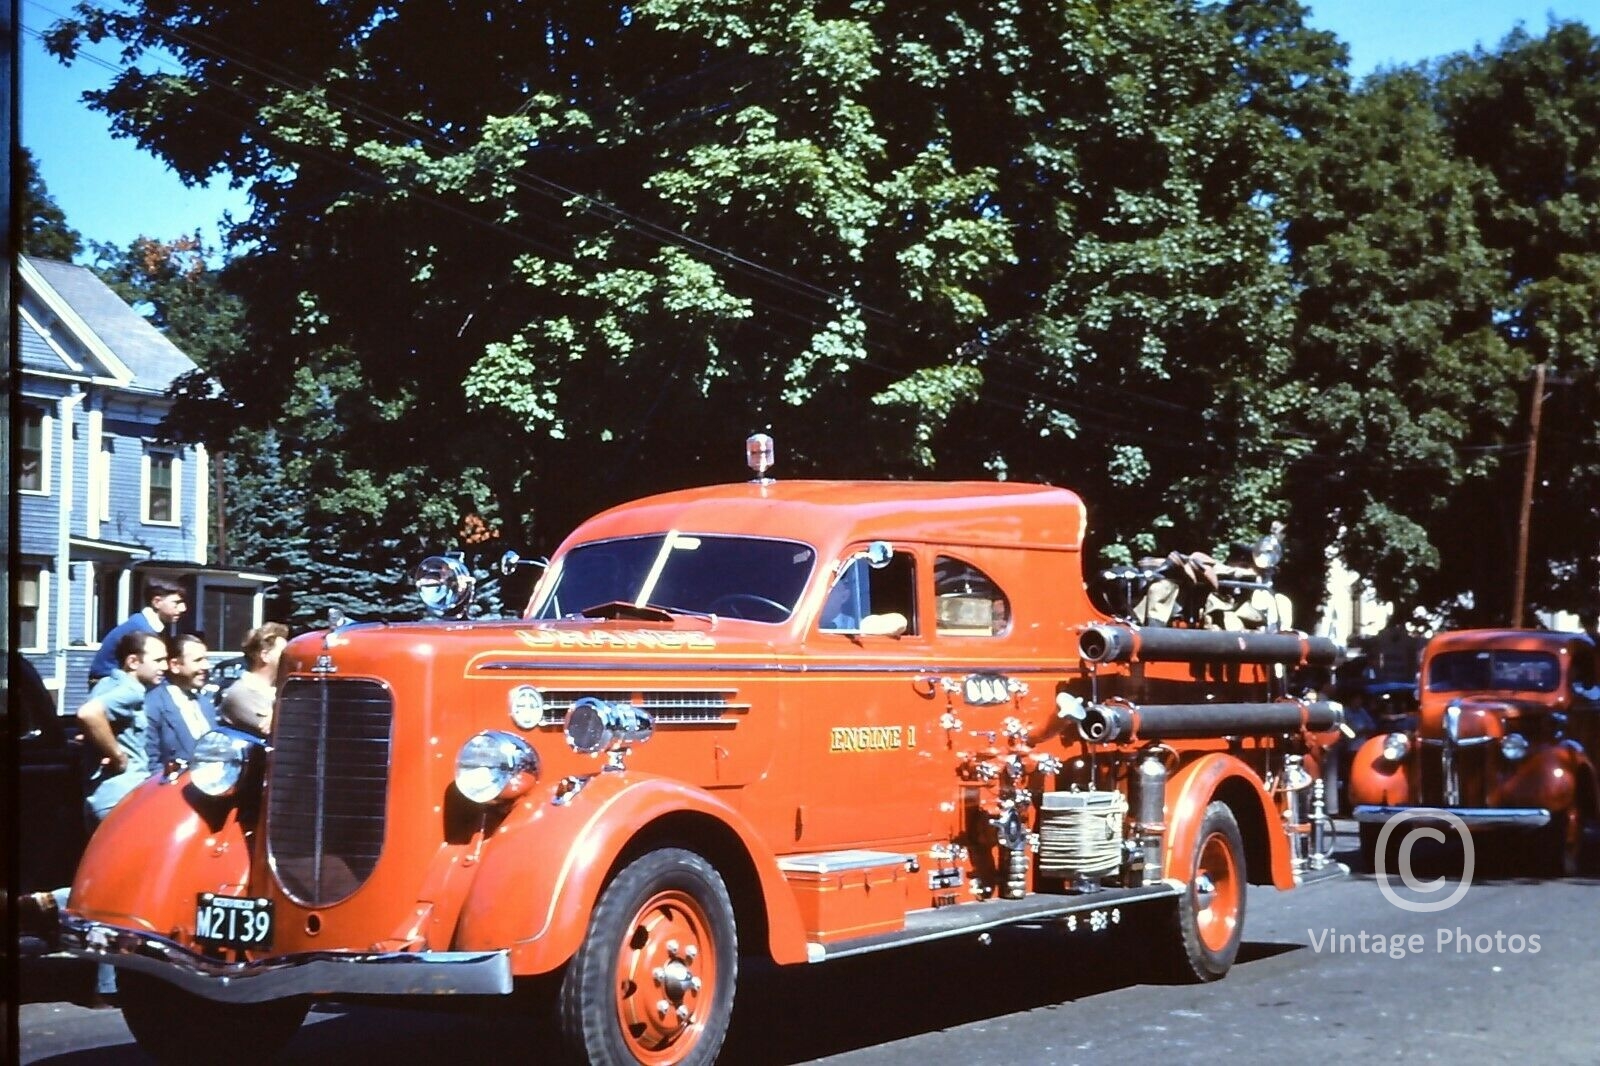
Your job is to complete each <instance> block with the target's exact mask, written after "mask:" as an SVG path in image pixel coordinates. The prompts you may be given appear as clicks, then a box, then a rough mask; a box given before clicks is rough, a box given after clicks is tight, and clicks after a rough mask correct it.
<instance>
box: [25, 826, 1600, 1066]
mask: <svg viewBox="0 0 1600 1066" xmlns="http://www.w3.org/2000/svg"><path fill="white" fill-rule="evenodd" d="M1347 828H1348V826H1347ZM1352 836H1353V834H1352ZM1347 839H1351V838H1348V837H1347ZM1339 857H1340V858H1342V859H1345V860H1347V861H1348V862H1349V863H1351V864H1352V865H1359V864H1358V860H1357V858H1356V856H1355V855H1354V854H1353V853H1350V852H1345V853H1342V854H1341V855H1340V856H1339ZM1434 858H1435V859H1436V861H1435V862H1434V864H1433V866H1432V867H1427V866H1425V867H1423V868H1421V869H1420V870H1419V872H1420V873H1421V874H1422V875H1424V876H1425V877H1428V876H1438V877H1442V878H1443V880H1441V881H1439V882H1438V884H1437V885H1436V887H1435V890H1434V891H1433V892H1432V893H1426V892H1424V893H1414V892H1406V891H1403V890H1402V891H1399V892H1396V893H1395V896H1396V898H1397V899H1399V900H1401V901H1402V903H1396V902H1395V901H1394V900H1392V899H1390V898H1389V896H1388V895H1386V894H1385V892H1384V891H1383V888H1382V886H1381V885H1380V883H1379V881H1378V879H1377V878H1375V877H1374V876H1373V874H1371V873H1370V872H1364V871H1361V870H1359V869H1358V870H1357V871H1356V872H1355V873H1353V874H1351V875H1350V876H1349V877H1345V878H1341V879H1336V880H1333V881H1329V882H1324V883H1321V884H1316V885H1311V886H1308V887H1305V888H1301V889H1297V890H1295V891H1293V892H1287V893H1281V892H1277V891H1275V890H1273V889H1270V888H1253V889H1252V890H1251V891H1250V895H1249V899H1248V907H1247V913H1246V918H1245V944H1244V947H1243V950H1242V952H1241V955H1240V959H1239V961H1238V962H1237V963H1236V964H1235V966H1234V968H1233V970H1232V972H1230V973H1229V975H1228V976H1227V977H1226V978H1225V979H1224V980H1222V981H1219V982H1216V983H1213V984H1208V985H1169V984H1161V983H1153V982H1152V980H1151V976H1150V973H1151V968H1150V965H1149V959H1150V957H1151V951H1152V950H1153V944H1154V942H1153V941H1152V940H1151V938H1152V937H1154V936H1157V935H1159V934H1161V933H1162V932H1163V916H1162V915H1161V914H1159V913H1156V912H1154V911H1146V912H1144V913H1143V914H1130V915H1129V916H1128V918H1127V920H1126V921H1125V922H1124V923H1123V924H1122V925H1120V926H1118V927H1116V928H1115V929H1112V930H1108V931H1106V932H1103V933H1084V932H1078V933H1070V934H1069V933H1067V932H1065V931H1063V930H1061V929H1060V928H1059V927H1048V928H1041V929H1009V930H1002V931H999V932H997V933H996V934H995V935H994V936H993V937H992V940H991V942H990V943H988V944H987V945H985V944H982V943H980V942H978V941H977V940H976V939H970V940H961V941H952V942H947V943H943V944H936V945H928V946H924V947H920V948H915V949H910V950H906V951H901V952H894V953H889V954H885V955H878V956H868V957H864V958H853V959H845V960H840V961H836V962H832V963H826V964H823V965H819V966H809V967H799V968H792V969H784V970H778V969H775V968H772V967H763V966H759V965H755V964H747V965H746V966H745V968H744V970H743V972H742V973H741V977H740V991H739V996H740V1001H739V1007H738V1009H737V1012H736V1016H735V1020H734V1026H733V1031H732V1033H731V1035H730V1038H729V1043H728V1045H727V1047H726V1049H725V1054H724V1056H723V1060H722V1061H723V1062H725V1063H754V1064H768V1063H770V1064H791V1063H804V1062H823V1063H832V1064H850V1066H913V1064H915V1066H926V1064H929V1063H960V1064H963V1066H985V1064H993V1066H1018V1064H1028V1066H1034V1064H1037V1066H1056V1064H1076V1063H1082V1064H1098V1063H1117V1064H1122V1063H1127V1062H1138V1061H1152V1062H1153V1061H1159V1062H1164V1063H1188V1062H1206V1063H1213V1062H1215V1061H1216V1060H1218V1059H1219V1058H1225V1059H1226V1060H1228V1061H1229V1063H1230V1066H1231V1064H1242V1063H1273V1064H1279V1063H1283V1062H1290V1061H1303V1060H1308V1059H1311V1060H1314V1059H1316V1058H1319V1057H1327V1058H1330V1059H1332V1058H1339V1059H1352V1060H1355V1061H1399V1060H1405V1061H1407V1062H1450V1063H1452V1064H1457V1066H1459V1064H1473V1063H1490V1062H1537V1063H1540V1064H1541V1066H1544V1064H1563V1063H1572V1064H1584V1066H1590V1064H1594V1063H1596V1062H1600V1039H1597V1036H1596V1032H1595V1030H1596V1024H1595V1018H1594V1015H1593V1014H1592V1013H1590V1012H1591V1010H1592V1006H1591V1004H1592V1002H1593V999H1594V995H1595V990H1596V989H1597V988H1600V921H1597V920H1596V916H1597V908H1596V906H1595V904H1596V901H1597V900H1600V879H1596V878H1595V877H1594V876H1592V875H1586V876H1584V877H1580V878H1576V879H1572V880H1567V881H1540V880H1535V879H1531V878H1527V877H1523V876H1521V875H1520V874H1519V873H1518V871H1517V870H1516V869H1515V866H1514V865H1509V866H1508V865H1505V864H1495V863H1492V862H1487V861H1485V857H1483V856H1480V857H1479V862H1478V864H1477V867H1476V869H1475V870H1474V876H1473V878H1472V879H1471V881H1470V882H1469V883H1468V886H1467V888H1466V889H1465V891H1464V892H1461V893H1460V895H1459V898H1458V899H1457V900H1456V902H1454V903H1453V904H1452V905H1451V906H1449V907H1448V908H1446V909H1443V910H1437V911H1422V910H1415V909H1406V908H1405V907H1404V906H1403V903H1404V902H1407V901H1408V902H1411V903H1426V902H1433V903H1437V902H1439V901H1441V900H1443V899H1446V898H1448V897H1449V896H1451V895H1452V894H1454V893H1455V890H1456V889H1457V888H1459V887H1460V885H1461V884H1462V880H1461V876H1460V875H1461V864H1460V861H1459V855H1454V854H1451V853H1448V852H1447V853H1445V854H1443V855H1440V856H1436V857H1434ZM91 982H92V974H90V973H89V972H88V971H87V970H85V969H84V968H83V967H82V966H81V965H79V964H76V963H71V962H66V961H63V960H58V959H50V958H44V959H33V960H27V961H25V963H24V966H23V972H22V1003H21V1006H20V1010H19V1014H18V1025H19V1030H20V1036H21V1052H22V1057H21V1061H22V1063H48V1064H51V1066H110V1064H123V1063H139V1062H143V1061H145V1060H144V1058H143V1056H141V1055H140V1054H139V1052H138V1051H137V1049H136V1048H135V1047H134V1045H133V1043H132V1038H131V1037H130V1036H129V1035H128V1031H127V1027H126V1026H125V1025H124V1024H123V1023H122V1019H121V1015H120V1013H119V1012H117V1011H115V1010H111V1011H91V1010H88V1009H85V1008H84V1007H82V1006H78V1005H75V1004H74V1003H73V1002H72V1000H74V999H76V998H82V995H83V994H84V993H85V992H86V991H87V989H88V988H89V987H90V983H91ZM450 1008H451V1009H446V1010H438V1009H426V1010H424V1009H398V1008H391V1007H377V1006H364V1005H363V1006H353V1007H341V1006H334V1007H330V1008H328V1009H324V1010H318V1011H315V1012H313V1014H312V1016H311V1019H310V1020H309V1022H308V1024H307V1025H306V1026H305V1027H304V1028H303V1029H302V1030H301V1031H300V1033H299V1034H298V1035H297V1036H296V1037H295V1040H294V1042H293V1043H292V1044H291V1045H290V1047H289V1053H288V1057H287V1059H286V1061H291V1062H307V1063H318V1062H336V1061H343V1060H347V1059H354V1060H357V1061H382V1060H385V1059H389V1058H394V1059H397V1060H404V1059H406V1058H408V1057H414V1056H415V1055H416V1054H417V1052H418V1049H419V1048H449V1047H455V1048H460V1049H463V1051H465V1050H467V1049H470V1052H471V1055H472V1058H473V1059H474V1061H481V1062H501V1061H537V1055H536V1049H538V1048H539V1047H541V1046H542V1045H543V1044H544V1043H545V1042H546V1041H547V1040H548V1036H547V1034H545V1033H544V1032H543V1031H542V1030H541V1029H540V1028H539V1026H538V1024H537V1023H536V1022H535V1021H534V1020H533V1017H532V1015H533V1014H534V1013H535V1012H534V1011H532V1010H531V1009H527V1008H528V1005H527V1004H520V1003H518V1002H516V1001H515V1000H513V1001H510V1002H508V1001H505V1000H500V999H494V1000H489V1001H472V1002H458V1003H453V1004H451V1005H450ZM195 1026H196V1038H197V1039H221V1040H223V1041H224V1042H225V1041H226V1040H228V1039H242V1038H247V1037H246V1036H245V1035H244V1034H226V1035H222V1034H217V1033H215V1032H213V1031H210V1030H208V1029H207V1028H206V1026H205V1022H204V1019H203V1018H197V1019H196V1020H195ZM219 1061H223V1062H225V1061H227V1054H226V1048H225V1043H224V1046H223V1047H220V1048H219Z"/></svg>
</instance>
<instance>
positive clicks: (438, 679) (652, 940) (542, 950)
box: [62, 439, 1340, 1063]
mask: <svg viewBox="0 0 1600 1066" xmlns="http://www.w3.org/2000/svg"><path fill="white" fill-rule="evenodd" d="M769 443H770V442H766V441H763V440H761V439H754V440H753V444H752V456H753V465H754V466H755V468H756V469H757V473H758V477H757V479H756V480H754V481H752V482H749V483H745V484H734V485H724V486H717V487H711V488H705V489H698V490H690V491H682V492H674V493H670V494H667V495H662V496H656V497H651V498H647V499H642V500H639V501H636V502H633V503H629V504H626V505H624V506H621V507H617V508H615V509H613V510H610V511H607V512H605V513H604V514H601V515H599V516H597V517H595V518H593V519H591V520H590V521H588V522H586V523H584V524H583V525H582V526H581V527H580V528H579V529H578V530H577V531H576V532H574V533H573V534H572V535H571V536H569V537H568V538H567V540H566V541H565V542H564V543H563V544H562V545H561V547H560V549H559V550H558V551H557V553H556V554H555V556H554V557H553V559H552V560H551V561H550V563H549V564H548V566H547V567H546V569H545V570H544V572H543V574H542V575H541V577H540V578H539V580H538V583H537V585H536V587H535V588H534V591H533V594H532V598H531V601H530V603H529V604H528V607H527V609H526V611H525V612H524V613H523V615H522V617H520V618H518V619H513V620H495V621H483V620H467V619H466V618H465V617H464V614H465V612H466V609H467V606H468V604H469V602H470V599H471V594H472V589H471V585H472V582H471V579H470V577H469V576H468V574H467V571H466V569H465V567H464V566H462V564H461V563H460V561H459V560H457V559H455V558H453V557H436V558H435V559H432V560H429V562H428V563H426V564H424V565H423V567H421V568H420V569H419V574H418V577H419V589H420V591H421V592H422V594H423V596H424V600H425V601H426V602H428V603H429V604H430V605H431V606H432V607H434V608H435V609H437V610H438V611H439V612H441V613H442V614H443V615H445V617H444V618H443V619H441V620H438V621H432V622H425V623H406V624H369V625H367V624H358V625H340V626H336V627H333V628H330V629H328V630H326V631H319V632H314V633H311V634H307V635H305V636H302V637H300V638H298V639H296V640H295V641H293V642H292V643H291V645H290V647H289V649H288V650H287V652H286V654H285V656H284V660H283V663H284V665H283V674H282V677H281V685H280V688H279V702H278V707H277V711H276V716H275V722H274V728H273V734H272V736H271V738H270V739H269V741H268V742H267V743H266V744H264V745H263V744H261V743H259V742H254V741H252V740H251V739H250V738H248V737H245V736H243V735H241V734H234V733H230V732H227V731H218V732H216V733H213V734H210V735H208V736H207V737H206V738H204V739H202V741H201V743H200V745H199V747H198V749H197V751H196V755H195V759H194V761H193V763H192V764H191V765H190V766H189V767H188V768H187V769H184V770H182V771H180V772H177V773H175V774H172V775H170V776H166V777H160V778H156V779H153V780H152V781H151V782H150V783H149V784H147V785H145V786H144V787H143V788H142V789H140V790H139V791H138V792H136V793H135V794H133V795H132V796H131V797H130V798H129V799H128V800H126V801H125V802H124V803H123V804H122V805H121V806H120V807H118V808H117V809H116V810H115V811H114V812H113V813H112V815H111V816H110V817H109V818H108V819H107V820H106V822H105V823H104V825H103V826H102V827H101V828H100V830H99V831H98V832H97V833H96V834H95V837H94V839H93V840H92V841H91V843H90V845H89V848H88V851H87V853H86V855H85V857H84V860H83V863H82V865H81V867H80V869H79V872H78V876H77V880H76V882H75V884H74V887H73V893H72V898H71V901H70V903H69V906H68V908H67V911H68V913H67V914H66V915H65V916H64V918H63V930H62V934H63V942H64V943H65V944H66V945H67V946H68V947H69V949H71V950H73V951H75V952H77V953H78V954H81V955H83V956H85V957H92V958H96V959H104V960H109V961H110V962H112V963H114V964H115V965H117V966H118V967H119V970H120V978H121V987H122V995H123V1005H124V1011H125V1017H126V1019H127V1022H128V1025H129V1027H130V1029H131V1030H132V1031H133V1033H134V1035H135V1036H136V1038H137V1039H138V1041H139V1043H140V1045H141V1046H142V1047H144V1048H145V1049H146V1050H148V1051H149V1052H151V1053H152V1054H154V1055H155V1056H156V1057H158V1058H160V1059H163V1060H182V1059H185V1058H187V1057H192V1056H193V1055H195V1054H196V1053H197V1051H198V1048H204V1049H206V1050H205V1051H204V1052H200V1053H204V1054H206V1056H207V1057H209V1056H210V1054H211V1053H212V1052H214V1045H212V1044H209V1043H206V1042H197V1041H195V1040H194V1030H195V1029H196V1028H203V1029H204V1030H206V1031H207V1032H219V1031H225V1032H227V1033H228V1034H229V1035H230V1038H231V1039H230V1040H229V1041H228V1045H227V1046H228V1051H227V1057H228V1058H229V1059H230V1060H237V1059H238V1058H240V1056H241V1055H242V1056H245V1057H252V1056H253V1057H257V1058H266V1057H270V1056H271V1055H272V1054H274V1053H275V1052H276V1051H277V1050H278V1049H279V1048H281V1047H282V1046H283V1045H284V1044H285V1043H286V1042H287V1041H288V1040H290V1039H291V1037H292V1034H293V1032H294V1031H295V1028H296V1027H297V1026H298V1025H299V1023H300V1021H301V1019H302V1018H303V1017H304V1015H305V1012H306V1010H307V1007H308V1004H309V1003H310V1002H311V1001H312V1000H313V999H321V1000H327V999H338V998H340V997H364V998H370V997H372V996H394V997H403V996H419V997H420V996H434V995H438V994H442V993H450V994H467V995H485V996H488V995H504V994H506V993H509V992H511V991H512V989H513V987H514V986H515V985H516V984H517V983H519V982H523V983H528V984H531V985H533V986H534V987H535V988H538V989H543V990H545V992H546V993H547V996H548V998H547V1000H546V1002H547V1003H548V1004H549V1006H550V1008H551V1010H552V1015H553V1019H554V1024H555V1028H556V1032H557V1033H558V1034H559V1039H560V1042H561V1044H562V1047H563V1049H564V1050H565V1052H566V1054H567V1055H568V1056H569V1057H571V1058H573V1059H575V1060H579V1061H587V1062H596V1063H598V1062H607V1063H611V1062H635V1061H637V1062H647V1063H703V1062H710V1061H712V1060H713V1059H715V1058H716V1056H717V1053H718V1051H719V1049H720V1047H721V1045H722V1042H723V1038H724V1035H725V1032H726V1029H727V1026H728V1021H729V1016H730V1012H731V1010H732V1007H733V1003H734V995H735V989H736V987H737V984H738V975H739V963H740V957H741V954H747V955H748V954H754V953H760V954H764V955H765V956H767V957H769V958H770V959H772V960H774V961H775V962H777V963H779V964H812V965H817V964H826V963H827V962H828V961H830V960H834V959H839V958H845V957H849V956H853V955H860V954H863V953H866V952H875V951H884V950H891V949H894V948H897V947H901V946H905V945H910V944H917V943H923V942H927V941H930V940H935V939H939V938H944V937H956V936H981V935H983V934H984V933H985V931H986V930H989V929H992V928H994V927H997V926H1000V925H1006V924H1015V923H1030V924H1036V923H1043V922H1051V923H1056V924H1059V925H1060V926H1062V927H1064V928H1066V929H1068V930H1072V931H1076V932H1078V933H1080V934H1081V935H1086V936H1096V935H1110V934H1111V932H1112V931H1113V930H1116V929H1119V928H1120V929H1121V930H1122V931H1123V932H1122V935H1129V931H1130V930H1133V931H1135V932H1142V934H1143V935H1144V937H1145V941H1146V943H1147V945H1148V948H1147V950H1148V951H1149V957H1150V962H1151V967H1152V973H1157V972H1159V973H1163V974H1171V973H1177V974H1180V975H1182V976H1185V977H1187V978H1189V979H1197V980H1210V979H1214V978H1218V977H1221V976H1222V975H1223V974H1225V973H1226V972H1227V970H1228V969H1229V967H1230V966H1231V964H1232V963H1233V960H1234V957H1235V954H1236V953H1237V951H1238V948H1239V944H1240V941H1241V938H1242V935H1243V928H1244V924H1243V923H1244V916H1245V903H1246V885H1247V884H1261V885H1274V886H1276V887H1277V888H1280V889H1288V888H1292V887H1294V886H1296V885H1297V884H1300V883H1302V882H1304V881H1306V880H1309V879H1313V878H1315V877H1318V876H1321V875H1323V874H1330V873H1333V872H1334V871H1335V870H1336V869H1337V866H1336V864H1334V865H1329V864H1326V862H1325V859H1326V856H1325V854H1322V853H1320V851H1319V849H1317V848H1316V847H1314V846H1313V843H1312V837H1313V835H1314V833H1313V830H1314V826H1315V824H1316V823H1317V821H1318V811H1317V809H1316V801H1315V797H1314V795H1313V792H1314V789H1313V777H1314V766H1313V765H1311V762H1312V761H1314V756H1315V751H1316V748H1317V737H1318V736H1319V735H1323V734H1326V733H1327V731H1329V730H1332V729H1335V728H1336V727H1337V726H1338V724H1339V721H1340V712H1339V709H1338V707H1337V705H1334V704H1329V703H1325V702H1305V701H1301V700H1297V699H1293V698H1290V696H1289V694H1288V693H1287V692H1286V691H1285V682H1284V681H1283V680H1282V677H1283V675H1284V674H1285V673H1286V672H1287V667H1289V666H1293V665H1297V664H1307V663H1316V664H1321V665H1329V664H1331V662H1332V660H1333V657H1334V654H1335V651H1334V648H1333V647H1332V645H1331V644H1329V643H1327V642H1326V641H1322V640H1318V639H1315V638H1310V637H1306V636H1304V635H1302V634H1298V633H1281V632H1279V633H1274V632H1252V633H1242V632H1220V631H1205V630H1182V629H1176V628H1162V627H1155V626H1139V625H1135V624H1133V623H1131V622H1128V621H1119V620H1117V619H1113V618H1111V617H1108V616H1105V615H1103V614H1101V613H1100V612H1099V611H1097V610H1096V609H1095V608H1094V607H1093V606H1092V605H1091V603H1090V601H1089V599H1088V597H1087V595H1086V591H1085V586H1084V580H1083V573H1082V566H1081V557H1080V554H1081V550H1082V544H1083V538H1084V532H1085V527H1086V516H1085V512H1084V508H1083V505H1082V504H1081V502H1080V501H1079V500H1078V498H1077V497H1076V496H1074V495H1073V494H1072V493H1071V492H1068V491H1066V490H1064V489H1059V488H1051V487H1046V486H1040V485H1022V484H1006V483H976V482H964V483H891V482H823V481H794V482H783V481H773V480H770V479H768V478H767V477H765V476H764V474H765V470H766V467H767V465H768V464H769V463H770V454H769V452H768V451H767V446H768V444H769ZM1218 663H1223V664H1226V666H1227V669H1214V668H1213V667H1214V666H1215V665H1216V664H1218ZM197 1044H198V1048H197Z"/></svg>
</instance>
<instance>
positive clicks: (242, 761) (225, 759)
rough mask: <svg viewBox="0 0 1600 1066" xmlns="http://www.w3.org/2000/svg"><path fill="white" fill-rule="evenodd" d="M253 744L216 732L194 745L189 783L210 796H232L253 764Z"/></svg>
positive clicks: (208, 734)
mask: <svg viewBox="0 0 1600 1066" xmlns="http://www.w3.org/2000/svg"><path fill="white" fill-rule="evenodd" d="M251 747H252V745H251V743H250V741H248V740H246V739H245V738H244V737H241V736H235V735H233V734H232V733H224V732H222V731H221V730H220V729H213V730H212V731H211V732H209V733H207V734H205V735H204V736H202V737H201V738H200V739H199V740H197V741H195V742H194V755H193V756H191V757H190V759H189V783H190V784H192V785H194V787H195V788H197V789H199V790H200V791H201V792H204V793H205V794H206V795H208V796H229V795H232V794H233V790H234V789H236V788H238V787H239V779H240V778H241V777H243V776H244V768H245V767H246V766H247V765H249V762H250V748H251Z"/></svg>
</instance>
